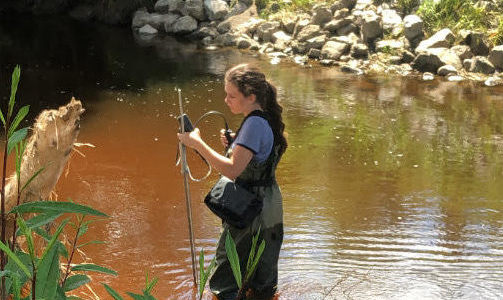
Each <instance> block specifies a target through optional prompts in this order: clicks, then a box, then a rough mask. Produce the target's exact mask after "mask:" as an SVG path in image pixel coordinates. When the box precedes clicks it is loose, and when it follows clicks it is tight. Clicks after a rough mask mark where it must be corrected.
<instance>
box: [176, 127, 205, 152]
mask: <svg viewBox="0 0 503 300" xmlns="http://www.w3.org/2000/svg"><path fill="white" fill-rule="evenodd" d="M178 139H179V140H180V142H182V144H184V145H185V146H187V147H190V148H196V147H197V146H198V145H199V144H201V143H202V139H201V132H200V131H199V128H195V129H194V130H193V131H191V132H188V133H178Z"/></svg>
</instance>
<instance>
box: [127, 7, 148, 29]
mask: <svg viewBox="0 0 503 300" xmlns="http://www.w3.org/2000/svg"><path fill="white" fill-rule="evenodd" d="M149 17H150V14H149V13H148V11H147V9H146V8H145V9H140V10H137V11H136V12H135V13H134V14H133V21H132V23H131V27H132V28H140V27H143V25H145V24H147V21H148V19H149Z"/></svg>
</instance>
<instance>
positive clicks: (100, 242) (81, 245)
mask: <svg viewBox="0 0 503 300" xmlns="http://www.w3.org/2000/svg"><path fill="white" fill-rule="evenodd" d="M104 243H105V242H103V241H90V242H87V243H84V244H80V245H78V246H77V248H82V247H84V246H87V245H90V244H104Z"/></svg>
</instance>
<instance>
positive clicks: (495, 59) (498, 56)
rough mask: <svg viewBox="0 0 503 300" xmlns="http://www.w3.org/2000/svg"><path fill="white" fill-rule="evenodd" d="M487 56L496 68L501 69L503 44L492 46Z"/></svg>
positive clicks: (502, 65)
mask: <svg viewBox="0 0 503 300" xmlns="http://www.w3.org/2000/svg"><path fill="white" fill-rule="evenodd" d="M488 58H489V61H490V62H491V63H492V64H493V65H494V66H495V67H496V68H498V69H503V45H499V46H496V47H494V48H493V49H492V50H491V53H489V57H488Z"/></svg>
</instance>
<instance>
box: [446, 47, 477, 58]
mask: <svg viewBox="0 0 503 300" xmlns="http://www.w3.org/2000/svg"><path fill="white" fill-rule="evenodd" d="M451 51H452V52H454V53H456V55H457V56H458V57H459V59H460V60H461V61H464V60H465V59H467V58H472V57H473V53H472V51H471V50H470V47H469V46H467V45H456V46H453V47H452V48H451Z"/></svg>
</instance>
